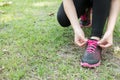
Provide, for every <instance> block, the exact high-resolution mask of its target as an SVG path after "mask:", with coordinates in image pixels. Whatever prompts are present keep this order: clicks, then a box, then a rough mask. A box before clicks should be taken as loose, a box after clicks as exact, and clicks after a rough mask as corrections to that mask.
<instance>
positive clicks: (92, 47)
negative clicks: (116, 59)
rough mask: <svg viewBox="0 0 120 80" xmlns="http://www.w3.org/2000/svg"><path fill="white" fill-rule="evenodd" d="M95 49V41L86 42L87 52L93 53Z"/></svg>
mask: <svg viewBox="0 0 120 80" xmlns="http://www.w3.org/2000/svg"><path fill="white" fill-rule="evenodd" d="M96 47H97V41H95V40H88V47H87V52H89V53H95V49H96Z"/></svg>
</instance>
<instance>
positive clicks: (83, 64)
mask: <svg viewBox="0 0 120 80" xmlns="http://www.w3.org/2000/svg"><path fill="white" fill-rule="evenodd" d="M100 64H101V61H99V62H98V63H96V64H92V65H91V64H88V63H82V62H81V66H82V67H86V68H96V67H98V66H99V65H100Z"/></svg>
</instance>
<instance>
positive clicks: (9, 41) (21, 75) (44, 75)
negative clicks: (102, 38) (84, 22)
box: [0, 0, 120, 80]
mask: <svg viewBox="0 0 120 80" xmlns="http://www.w3.org/2000/svg"><path fill="white" fill-rule="evenodd" d="M0 1H8V0H0ZM61 1H62V0H11V2H12V4H11V5H7V6H4V7H0V10H1V11H3V12H4V13H0V80H119V79H120V34H119V33H120V29H119V26H120V23H119V21H120V17H119V18H118V20H117V23H116V26H115V31H114V45H113V46H112V47H111V48H109V49H105V50H103V54H102V64H101V66H99V67H97V68H96V69H87V68H82V67H81V66H80V59H81V57H82V55H83V53H84V48H80V47H78V46H76V45H75V44H74V41H73V38H74V36H73V30H72V28H71V27H69V28H62V27H61V26H60V25H59V24H58V22H57V19H56V14H57V10H58V7H59V5H60V3H61ZM89 29H90V28H87V29H84V31H85V32H86V34H87V36H89V34H90V30H89Z"/></svg>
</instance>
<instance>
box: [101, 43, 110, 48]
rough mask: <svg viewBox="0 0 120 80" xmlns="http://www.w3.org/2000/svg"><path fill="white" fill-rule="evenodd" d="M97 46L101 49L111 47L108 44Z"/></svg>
mask: <svg viewBox="0 0 120 80" xmlns="http://www.w3.org/2000/svg"><path fill="white" fill-rule="evenodd" d="M99 46H100V47H102V48H108V47H110V46H112V44H111V43H109V44H106V45H99Z"/></svg>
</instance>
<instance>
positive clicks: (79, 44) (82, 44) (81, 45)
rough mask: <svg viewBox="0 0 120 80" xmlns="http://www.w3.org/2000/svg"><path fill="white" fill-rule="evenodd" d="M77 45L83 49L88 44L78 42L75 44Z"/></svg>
mask: <svg viewBox="0 0 120 80" xmlns="http://www.w3.org/2000/svg"><path fill="white" fill-rule="evenodd" d="M75 44H76V45H78V46H80V47H83V46H84V45H85V44H86V42H82V43H81V42H78V41H77V42H75Z"/></svg>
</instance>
